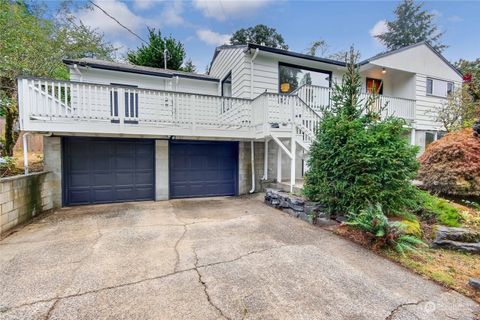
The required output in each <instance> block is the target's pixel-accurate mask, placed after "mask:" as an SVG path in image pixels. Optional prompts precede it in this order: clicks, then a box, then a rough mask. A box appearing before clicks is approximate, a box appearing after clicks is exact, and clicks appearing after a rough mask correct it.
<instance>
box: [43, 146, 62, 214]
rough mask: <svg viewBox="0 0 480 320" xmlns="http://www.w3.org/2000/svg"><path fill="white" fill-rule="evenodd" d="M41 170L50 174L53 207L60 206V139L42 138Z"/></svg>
mask: <svg viewBox="0 0 480 320" xmlns="http://www.w3.org/2000/svg"><path fill="white" fill-rule="evenodd" d="M43 154H44V155H43V168H44V170H45V171H48V172H50V177H49V180H50V182H49V185H50V187H51V188H52V190H51V197H52V202H53V207H55V208H59V207H61V206H62V138H61V137H43Z"/></svg>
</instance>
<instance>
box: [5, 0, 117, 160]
mask: <svg viewBox="0 0 480 320" xmlns="http://www.w3.org/2000/svg"><path fill="white" fill-rule="evenodd" d="M73 5H76V4H73V3H71V2H69V1H66V2H62V3H61V4H60V9H59V10H58V12H56V14H55V15H53V17H54V18H51V17H49V16H48V15H47V14H46V10H45V7H46V5H45V3H44V2H26V1H22V0H18V1H10V0H0V30H1V32H0V116H1V117H4V118H5V136H4V138H3V139H1V138H0V144H2V150H1V154H2V155H9V156H11V155H12V154H13V147H14V145H15V143H16V142H17V138H18V131H17V130H16V129H15V128H16V127H17V120H18V105H17V81H16V78H17V77H18V76H20V75H29V76H34V77H50V78H55V79H68V77H69V73H68V69H67V68H66V67H65V65H64V64H63V62H62V59H64V58H82V57H85V56H89V57H98V58H102V59H108V60H111V59H112V55H113V53H114V52H115V48H114V47H113V46H112V45H111V44H110V43H108V42H106V41H105V40H104V36H103V34H101V33H98V32H97V31H96V30H94V29H91V28H89V27H87V26H85V25H83V24H82V23H81V22H79V21H77V20H76V19H75V18H74V17H73V16H72V15H71V14H70V8H71V6H73Z"/></svg>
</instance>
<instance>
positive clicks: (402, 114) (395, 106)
mask: <svg viewBox="0 0 480 320" xmlns="http://www.w3.org/2000/svg"><path fill="white" fill-rule="evenodd" d="M332 91H333V89H332V88H326V87H319V86H312V85H304V86H301V87H300V88H298V89H297V90H296V91H295V94H297V95H298V97H299V98H300V99H302V100H303V101H305V103H306V104H307V105H309V106H310V107H311V108H312V109H313V110H315V111H317V112H321V110H324V109H325V108H326V107H328V106H330V104H331V98H332ZM369 97H371V94H368V93H362V94H361V97H360V98H361V99H362V100H363V101H364V102H366V101H367V100H368V98H369ZM370 108H371V109H372V110H382V116H384V117H386V116H395V117H399V118H403V119H405V120H407V121H413V120H414V119H415V100H413V99H404V98H397V97H388V96H384V95H377V96H376V97H375V99H374V101H373V102H372V105H370Z"/></svg>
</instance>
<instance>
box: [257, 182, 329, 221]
mask: <svg viewBox="0 0 480 320" xmlns="http://www.w3.org/2000/svg"><path fill="white" fill-rule="evenodd" d="M265 203H266V204H267V205H269V206H271V207H273V208H276V209H280V210H282V211H284V212H286V213H288V214H289V215H291V216H294V217H295V218H299V219H302V220H304V221H307V222H308V223H311V224H319V225H329V224H334V223H335V222H333V221H332V220H330V216H329V215H328V214H327V213H326V210H325V209H326V208H325V206H323V205H322V204H321V203H319V202H311V201H306V200H305V199H303V198H301V197H299V196H296V195H293V194H290V193H288V192H285V191H282V190H279V189H272V188H268V189H267V190H266V192H265Z"/></svg>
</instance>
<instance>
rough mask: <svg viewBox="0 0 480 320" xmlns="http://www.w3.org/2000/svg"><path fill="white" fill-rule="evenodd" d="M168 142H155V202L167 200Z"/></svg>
mask: <svg viewBox="0 0 480 320" xmlns="http://www.w3.org/2000/svg"><path fill="white" fill-rule="evenodd" d="M168 198H169V176H168V140H156V141H155V200H156V201H159V200H168Z"/></svg>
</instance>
